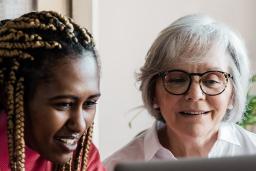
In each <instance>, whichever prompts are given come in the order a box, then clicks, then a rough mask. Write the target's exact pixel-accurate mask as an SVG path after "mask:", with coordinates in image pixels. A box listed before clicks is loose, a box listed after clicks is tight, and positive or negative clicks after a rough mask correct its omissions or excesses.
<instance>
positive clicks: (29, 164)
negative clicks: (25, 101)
mask: <svg viewBox="0 0 256 171" xmlns="http://www.w3.org/2000/svg"><path fill="white" fill-rule="evenodd" d="M6 123H7V116H6V114H4V113H0V171H10V168H9V166H8V165H9V157H8V143H7V133H6V132H7V128H6ZM25 153H26V159H25V162H26V164H25V168H26V171H50V170H51V168H52V163H51V162H50V161H48V160H46V159H44V158H42V157H41V156H40V154H38V153H37V152H35V151H33V150H32V149H30V148H28V147H27V146H26V147H25ZM88 157H89V160H88V167H87V169H88V171H105V168H104V167H103V165H102V163H101V161H100V155H99V152H98V150H97V148H96V147H95V145H94V144H92V145H91V147H90V152H89V156H88Z"/></svg>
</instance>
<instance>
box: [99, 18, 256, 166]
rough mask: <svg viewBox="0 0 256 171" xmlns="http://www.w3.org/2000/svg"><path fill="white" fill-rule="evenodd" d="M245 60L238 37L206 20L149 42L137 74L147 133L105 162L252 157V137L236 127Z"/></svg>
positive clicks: (178, 25)
mask: <svg viewBox="0 0 256 171" xmlns="http://www.w3.org/2000/svg"><path fill="white" fill-rule="evenodd" d="M249 77H250V73H249V62H248V56H247V54H246V50H245V47H244V45H243V43H242V41H241V39H240V38H239V37H238V36H237V35H236V34H235V33H234V32H233V31H231V30H230V29H229V28H227V27H226V26H224V25H222V24H220V23H217V22H216V21H214V20H213V19H212V18H210V17H208V16H205V15H188V16H185V17H182V18H180V19H178V20H176V21H175V22H173V23H172V24H171V25H170V26H169V27H167V28H166V29H164V30H163V31H162V32H161V33H160V34H159V36H158V37H157V39H156V40H155V41H154V43H153V45H152V46H151V48H150V50H149V51H148V54H147V58H146V61H145V64H144V66H143V67H142V68H141V73H140V74H139V81H141V86H140V89H141V92H142V98H143V102H144V105H145V107H146V109H147V110H148V111H149V113H150V114H151V115H153V116H154V117H155V118H156V122H155V124H154V125H153V127H152V128H150V129H148V130H146V131H145V132H144V133H143V134H141V135H140V136H138V137H136V138H135V139H134V140H132V141H131V142H130V143H129V144H127V145H126V146H125V147H123V148H122V149H120V150H118V151H117V152H115V153H114V154H112V155H111V156H110V157H109V158H107V159H106V160H105V162H104V163H105V166H106V168H107V170H112V169H113V167H114V166H115V164H116V163H119V162H124V161H135V160H136V161H138V160H142V161H149V160H173V159H177V158H180V157H192V156H197V157H220V156H234V155H243V154H252V153H256V135H255V134H253V133H251V132H248V131H247V130H245V129H243V128H241V127H239V126H238V125H237V124H236V123H237V122H239V121H240V120H241V119H242V117H243V113H244V108H245V106H246V94H247V90H248V84H249Z"/></svg>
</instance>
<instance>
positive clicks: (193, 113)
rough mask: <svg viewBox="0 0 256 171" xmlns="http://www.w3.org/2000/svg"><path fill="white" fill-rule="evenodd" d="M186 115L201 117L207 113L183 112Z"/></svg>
mask: <svg viewBox="0 0 256 171" xmlns="http://www.w3.org/2000/svg"><path fill="white" fill-rule="evenodd" d="M183 113H184V114H190V115H201V114H205V113H206V112H183Z"/></svg>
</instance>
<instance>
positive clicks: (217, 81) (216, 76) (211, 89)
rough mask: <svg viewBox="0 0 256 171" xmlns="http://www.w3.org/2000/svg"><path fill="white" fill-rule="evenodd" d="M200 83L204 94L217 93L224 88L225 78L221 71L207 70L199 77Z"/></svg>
mask: <svg viewBox="0 0 256 171" xmlns="http://www.w3.org/2000/svg"><path fill="white" fill-rule="evenodd" d="M200 85H201V88H202V90H203V92H204V93H205V94H208V95H217V94H220V93H222V92H223V91H224V90H225V88H226V85H227V78H226V76H225V74H224V73H222V72H218V71H214V72H208V73H205V74H204V75H203V76H202V77H201V82H200Z"/></svg>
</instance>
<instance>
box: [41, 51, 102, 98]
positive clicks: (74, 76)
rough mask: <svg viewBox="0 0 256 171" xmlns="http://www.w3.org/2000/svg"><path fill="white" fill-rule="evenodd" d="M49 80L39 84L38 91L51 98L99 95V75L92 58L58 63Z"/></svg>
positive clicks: (66, 60)
mask: <svg viewBox="0 0 256 171" xmlns="http://www.w3.org/2000/svg"><path fill="white" fill-rule="evenodd" d="M51 73H52V75H51V78H50V79H49V80H48V81H47V82H43V81H42V82H41V86H40V85H39V88H40V89H39V90H41V91H42V92H44V91H46V92H47V93H48V94H51V96H54V95H55V94H59V93H64V94H65V93H66V94H74V95H81V94H88V93H89V94H97V93H99V73H98V67H97V63H96V60H95V59H94V58H93V57H92V56H86V57H80V58H71V59H70V58H69V59H67V58H66V59H64V60H62V61H61V62H58V63H57V64H56V66H55V67H54V68H53V69H52V72H51Z"/></svg>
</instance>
